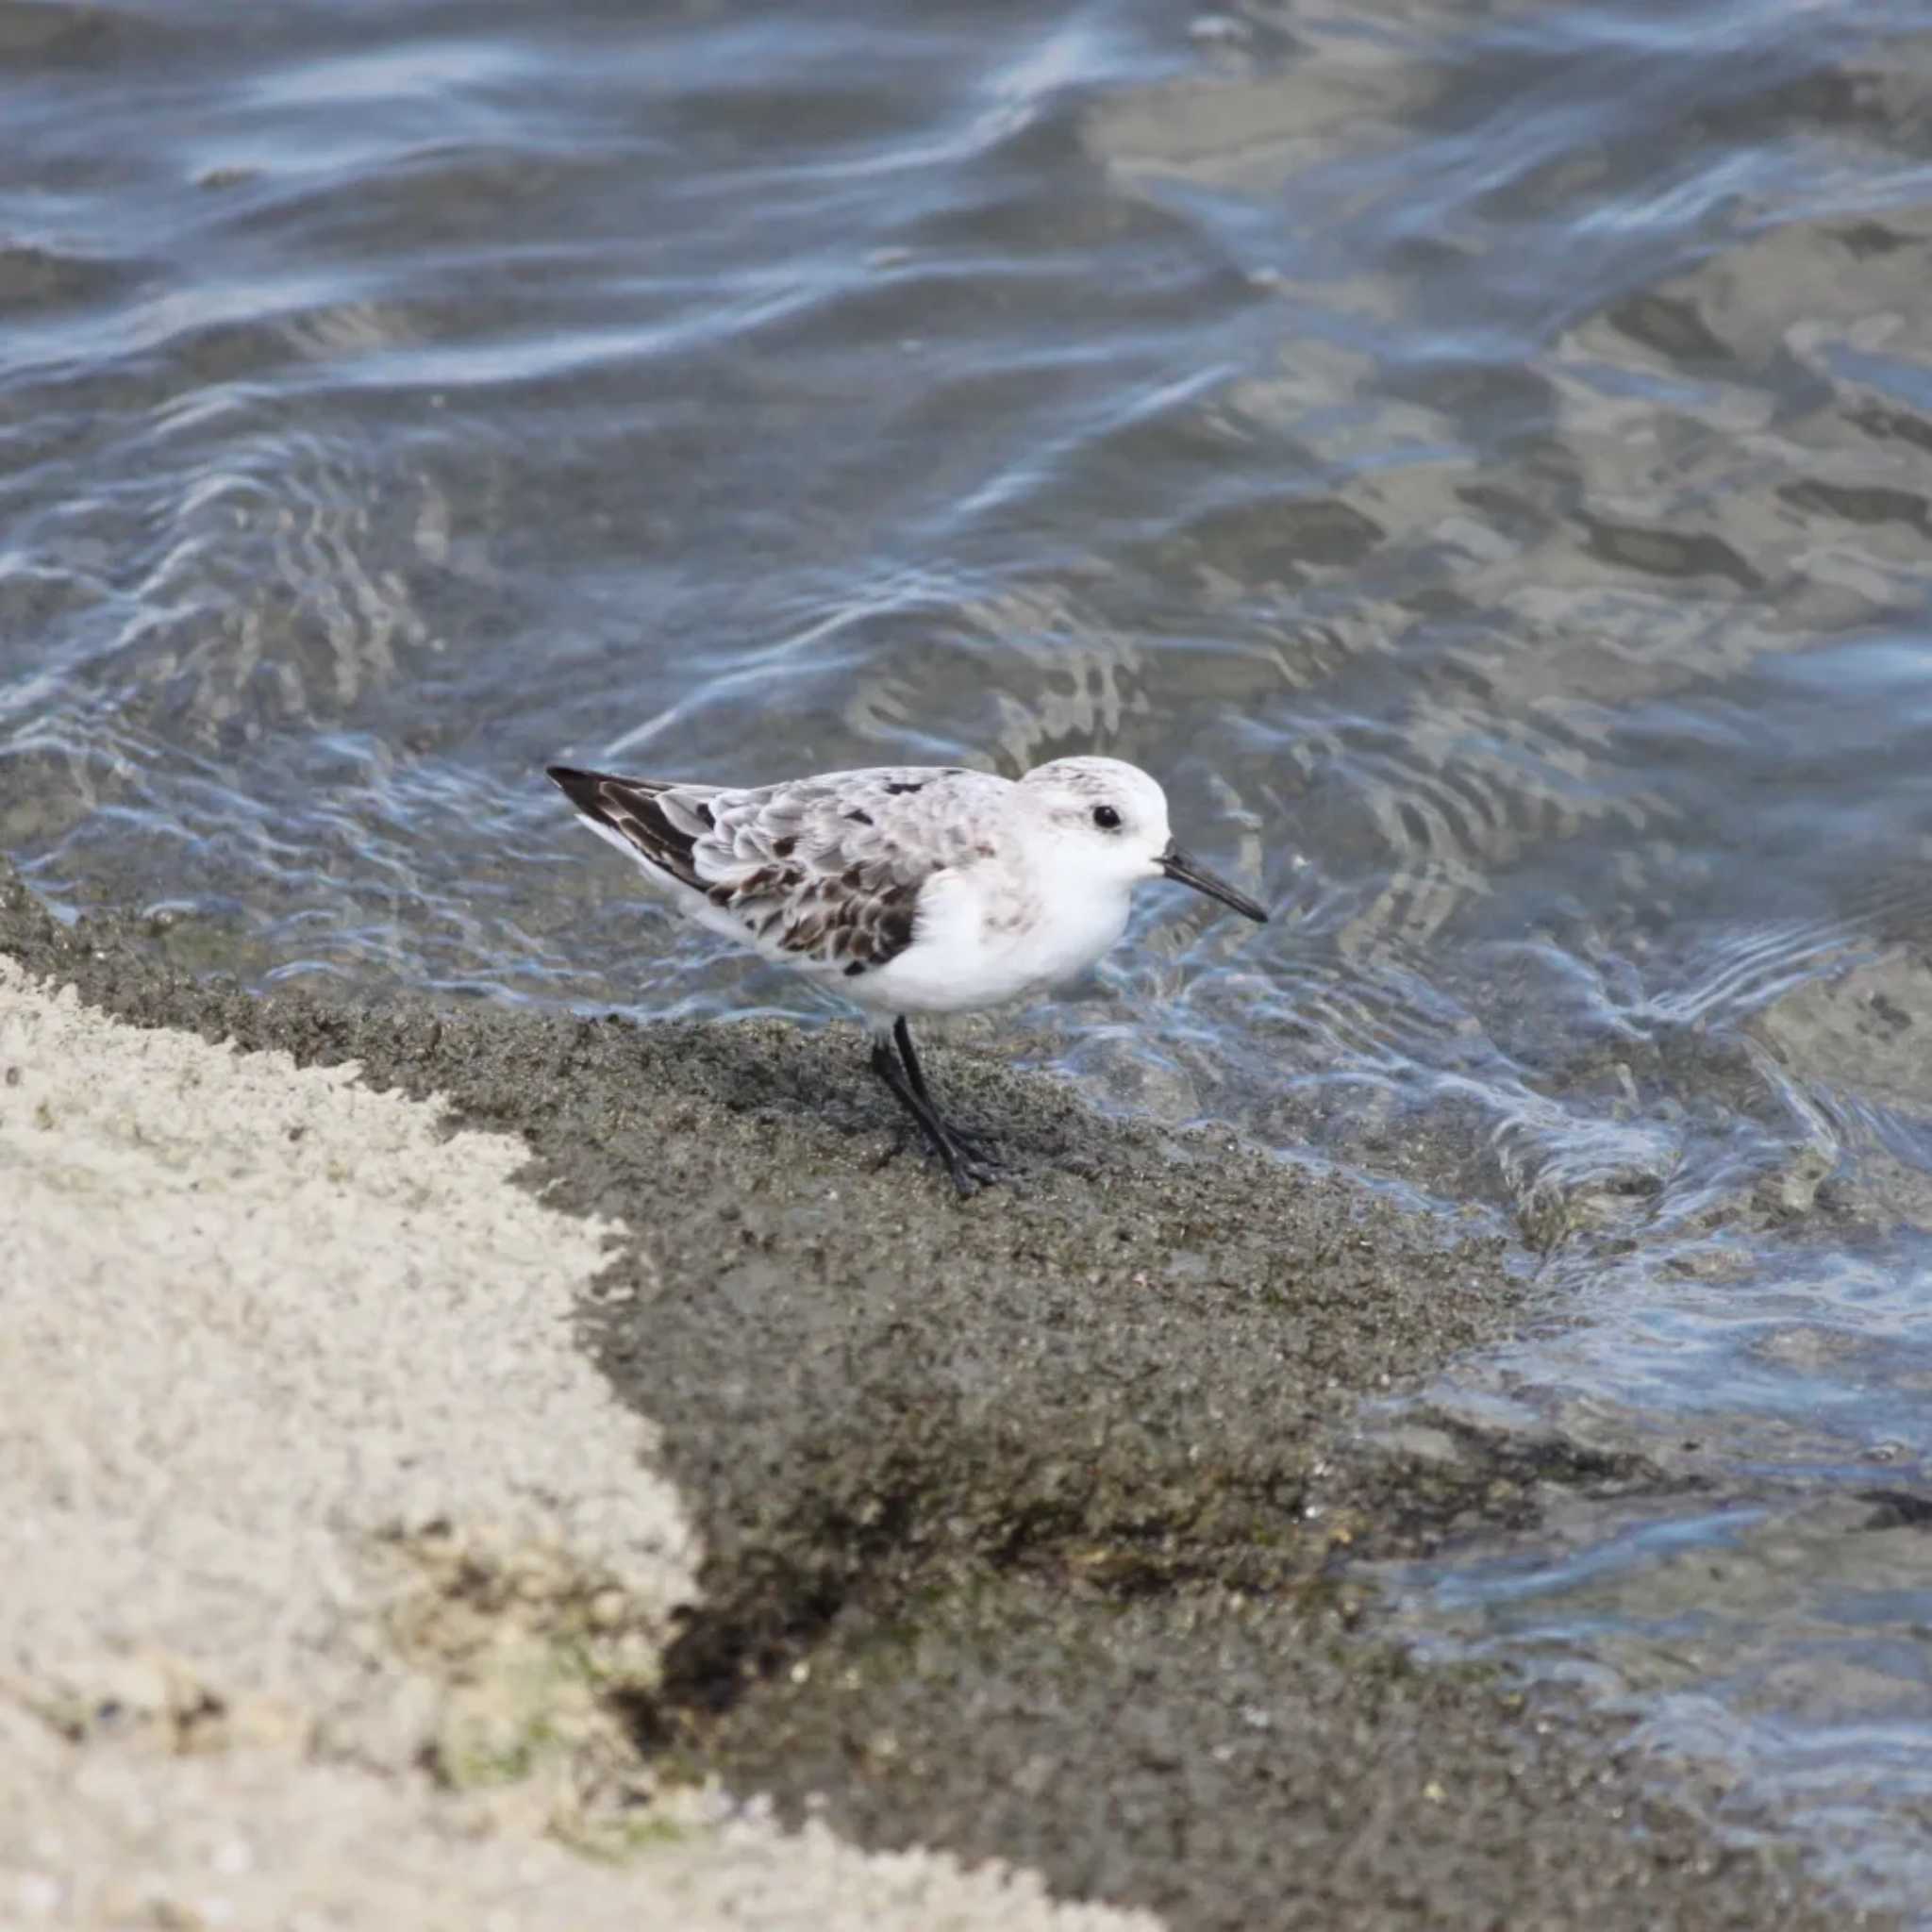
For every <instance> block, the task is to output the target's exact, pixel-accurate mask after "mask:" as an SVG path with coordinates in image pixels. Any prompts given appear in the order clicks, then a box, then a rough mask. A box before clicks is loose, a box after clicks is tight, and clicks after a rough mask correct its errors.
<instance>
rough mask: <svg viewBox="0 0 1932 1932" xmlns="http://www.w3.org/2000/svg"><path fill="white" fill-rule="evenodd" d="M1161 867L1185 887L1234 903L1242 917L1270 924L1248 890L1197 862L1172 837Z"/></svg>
mask: <svg viewBox="0 0 1932 1932" xmlns="http://www.w3.org/2000/svg"><path fill="white" fill-rule="evenodd" d="M1160 869H1161V871H1162V872H1164V873H1165V874H1167V875H1168V877H1169V878H1171V879H1178V880H1179V881H1180V882H1181V884H1182V885H1184V886H1192V887H1193V889H1194V890H1195V891H1197V892H1206V893H1207V894H1208V897H1209V898H1210V899H1219V900H1220V901H1221V903H1222V904H1223V905H1224V906H1232V907H1233V908H1234V909H1235V910H1236V911H1237V912H1239V913H1241V915H1242V917H1243V918H1246V919H1252V920H1253V921H1254V922H1255V923H1256V924H1257V925H1266V924H1268V914H1267V913H1266V911H1265V910H1263V908H1260V907H1259V906H1257V905H1256V904H1255V902H1254V901H1253V900H1252V899H1251V898H1249V897H1248V895H1247V894H1246V893H1245V892H1238V891H1235V889H1234V888H1233V887H1232V886H1231V885H1229V884H1228V882H1227V881H1226V880H1225V879H1224V878H1217V877H1216V876H1215V874H1213V873H1211V872H1209V871H1208V868H1207V867H1206V866H1205V865H1197V864H1196V863H1195V862H1194V860H1192V859H1191V858H1189V857H1188V855H1187V854H1186V853H1185V852H1183V851H1182V850H1181V848H1180V847H1179V846H1178V845H1177V844H1175V843H1174V841H1172V840H1170V841H1168V847H1167V850H1166V851H1165V852H1163V853H1162V854H1161V855H1160Z"/></svg>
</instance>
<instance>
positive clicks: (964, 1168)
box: [872, 1020, 992, 1194]
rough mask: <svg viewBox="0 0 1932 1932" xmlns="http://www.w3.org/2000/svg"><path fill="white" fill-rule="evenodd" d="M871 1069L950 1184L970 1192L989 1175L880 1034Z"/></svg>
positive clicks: (987, 1178) (876, 1041)
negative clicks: (914, 1125)
mask: <svg viewBox="0 0 1932 1932" xmlns="http://www.w3.org/2000/svg"><path fill="white" fill-rule="evenodd" d="M905 1024H906V1023H905V1022H904V1021H903V1020H902V1021H900V1023H899V1025H900V1026H901V1027H903V1026H904V1025H905ZM894 1030H895V1031H897V1030H898V1029H897V1028H895V1029H894ZM907 1037H908V1038H909V1037H910V1036H909V1035H908V1036H907ZM914 1064H915V1065H916V1064H917V1062H916V1061H915V1062H914ZM872 1070H873V1072H874V1074H877V1075H878V1076H879V1078H880V1079H881V1080H883V1081H884V1082H885V1083H886V1085H887V1086H888V1087H889V1088H891V1091H892V1097H893V1099H895V1100H896V1101H897V1102H898V1103H899V1105H900V1106H901V1107H903V1108H905V1109H906V1111H907V1112H908V1113H909V1114H910V1115H911V1116H912V1118H913V1119H914V1120H915V1121H917V1122H918V1123H919V1130H920V1132H921V1133H923V1134H924V1136H925V1138H926V1140H927V1141H928V1142H929V1143H930V1144H931V1147H932V1151H933V1152H934V1153H935V1154H937V1155H938V1156H939V1158H941V1160H942V1161H944V1162H945V1166H946V1172H947V1174H950V1175H951V1176H952V1179H953V1185H954V1186H955V1187H956V1188H958V1191H960V1192H961V1193H962V1194H970V1193H972V1192H974V1190H975V1189H977V1188H978V1187H979V1186H981V1185H982V1184H983V1183H984V1182H986V1181H989V1180H991V1178H992V1175H991V1172H990V1171H989V1170H988V1169H987V1167H986V1166H985V1165H984V1163H983V1162H981V1161H978V1160H976V1159H974V1157H973V1156H972V1155H971V1154H969V1153H968V1152H967V1151H966V1149H965V1148H963V1147H962V1146H960V1144H959V1141H958V1137H957V1136H956V1135H955V1134H954V1133H953V1131H952V1130H951V1128H949V1127H948V1126H947V1125H946V1124H945V1122H944V1121H942V1120H941V1118H940V1116H939V1110H938V1109H937V1108H935V1107H934V1106H933V1104H932V1102H931V1100H930V1099H929V1098H928V1097H927V1096H926V1095H925V1093H924V1091H923V1090H924V1084H925V1083H924V1080H921V1081H920V1082H919V1087H918V1090H915V1088H914V1085H913V1081H912V1078H911V1077H910V1076H908V1074H907V1072H906V1071H905V1070H904V1069H903V1068H902V1067H901V1066H900V1064H899V1061H898V1059H897V1058H896V1057H895V1056H894V1055H893V1052H892V1042H891V1041H889V1040H887V1039H885V1038H884V1037H883V1036H882V1037H880V1038H879V1039H877V1040H874V1041H873V1048H872Z"/></svg>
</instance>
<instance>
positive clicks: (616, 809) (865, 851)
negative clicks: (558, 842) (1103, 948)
mask: <svg viewBox="0 0 1932 1932" xmlns="http://www.w3.org/2000/svg"><path fill="white" fill-rule="evenodd" d="M551 776H552V777H553V778H555V779H556V781H557V782H558V785H560V786H562V788H563V790H564V791H566V792H567V793H568V794H569V795H570V798H571V800H572V802H573V803H574V804H575V806H576V807H577V808H578V810H579V811H582V812H583V813H584V814H585V816H586V817H588V818H590V819H591V822H592V823H593V824H596V825H597V827H598V829H599V830H601V831H604V832H605V834H606V836H607V837H609V836H613V835H614V836H615V837H616V838H618V839H620V840H622V841H624V842H625V844H626V845H628V846H629V847H630V848H632V849H633V850H634V851H635V852H636V853H637V855H638V856H639V857H640V858H642V859H644V860H645V861H646V862H647V863H648V864H650V865H652V866H654V867H656V868H657V869H658V870H659V871H660V872H663V873H665V874H669V875H670V876H671V877H673V878H675V880H676V881H677V882H678V883H679V884H681V885H683V886H686V887H688V888H690V889H691V891H694V892H702V893H703V894H704V900H705V903H704V906H703V908H700V916H701V917H703V918H704V922H705V924H708V925H710V926H711V927H713V929H715V930H719V931H731V932H733V933H734V936H736V937H740V938H742V939H743V940H745V941H749V942H750V943H751V944H753V945H755V946H756V947H757V948H758V951H759V952H761V953H762V954H764V955H765V956H766V957H767V958H772V959H778V960H783V961H785V962H786V963H788V964H791V965H794V966H807V967H816V968H818V969H819V970H821V971H823V972H826V973H836V974H839V975H840V976H841V977H844V978H849V979H855V980H856V979H858V978H859V977H861V976H862V975H863V974H866V973H868V972H871V971H874V970H875V969H876V968H878V967H880V966H883V965H884V964H885V963H886V962H887V961H888V960H890V959H891V958H894V957H895V956H896V955H897V954H899V953H902V952H904V951H905V949H906V948H907V947H908V945H910V944H911V943H912V936H913V928H914V924H915V922H916V919H917V916H918V904H919V894H920V891H921V890H922V889H923V888H924V885H925V883H926V881H927V880H928V879H929V878H931V877H932V876H933V874H935V873H936V872H940V871H942V870H944V869H945V868H946V867H947V866H949V865H954V864H958V863H959V862H961V861H962V860H964V859H967V858H971V857H973V856H974V854H975V853H983V852H985V851H987V850H988V849H989V848H988V847H987V846H986V845H985V844H984V843H983V842H981V841H982V840H983V836H984V835H983V833H982V832H975V831H974V829H973V828H974V823H975V821H977V822H979V823H981V824H983V823H984V822H986V821H987V820H988V819H990V818H991V816H993V815H994V814H996V812H997V809H998V807H999V805H1000V803H1001V802H1002V800H1001V794H1003V793H1004V792H1005V791H1006V790H1007V788H1006V787H1005V785H1004V783H1003V781H1001V780H999V779H996V778H991V777H989V776H987V775H985V774H980V773H976V772H966V771H961V770H958V769H947V770H933V769H930V768H922V767H918V766H889V767H882V768H879V769H876V770H871V771H860V772H836V773H831V774H827V775H825V776H824V777H818V778H799V779H794V780H791V781H790V782H788V783H785V784H779V785H766V786H759V787H757V788H755V789H748V790H744V791H736V790H721V789H713V788H708V787H704V786H691V785H676V784H669V783H658V782H655V781H652V780H649V779H635V778H615V777H611V776H609V775H608V774H601V773H593V772H569V771H565V770H563V769H562V768H558V769H557V770H553V771H552V773H551ZM962 807H964V808H965V809H964V810H962V809H961V808H962ZM974 808H978V809H977V810H976V811H975V809H974ZM856 990H857V989H855V991H856Z"/></svg>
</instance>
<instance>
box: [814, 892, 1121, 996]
mask: <svg viewBox="0 0 1932 1932" xmlns="http://www.w3.org/2000/svg"><path fill="white" fill-rule="evenodd" d="M1128 908H1129V900H1128V895H1127V894H1126V893H1125V892H1124V891H1107V892H1097V891H1073V892H1071V893H1063V892H1056V893H1055V894H1053V895H1052V896H1051V897H1047V896H1045V895H1041V894H1038V893H1034V892H1031V891H1026V890H1025V882H1024V881H1015V880H1013V879H1011V878H1002V877H1001V876H999V875H998V874H996V873H995V872H994V870H993V869H992V868H991V867H975V868H970V869H965V870H960V871H955V872H946V873H942V874H941V875H940V876H939V877H937V878H935V879H933V880H932V881H931V883H930V884H929V885H927V886H926V888H925V890H924V891H923V892H922V893H921V894H920V899H919V922H918V924H917V925H916V926H915V927H914V929H913V937H912V943H911V944H910V945H909V946H908V947H907V949H906V950H905V951H904V952H903V953H901V954H900V955H899V956H898V957H897V958H895V959H893V960H892V961H891V963H890V964H888V965H886V966H884V967H882V968H881V969H880V970H879V971H878V972H876V973H874V974H869V975H867V977H866V978H865V980H864V981H863V982H862V983H859V984H858V985H857V986H856V987H853V988H850V989H847V990H848V991H850V992H851V994H852V996H853V997H856V998H858V999H859V1000H860V1001H862V1003H863V1004H864V1005H866V1006H869V1007H876V1008H880V1009H881V1010H882V1011H886V1012H892V1013H960V1012H969V1011H972V1010H973V1009H974V1008H979V1007H995V1006H1002V1005H1004V1004H1006V1002H1008V1000H1016V999H1021V998H1024V996H1025V995H1027V994H1028V993H1032V992H1037V991H1041V990H1042V989H1044V988H1046V987H1049V986H1054V985H1058V983H1059V982H1060V981H1062V980H1066V979H1072V978H1074V977H1075V976H1076V975H1077V974H1081V973H1084V972H1086V970H1087V969H1088V968H1089V967H1090V966H1091V965H1092V964H1093V962H1094V961H1095V960H1096V959H1098V958H1100V957H1101V955H1102V954H1104V953H1106V952H1107V951H1108V949H1109V948H1110V947H1111V946H1113V945H1114V944H1115V943H1116V941H1118V940H1119V939H1120V936H1121V934H1122V933H1123V932H1124V931H1125V930H1126V924H1127V912H1128Z"/></svg>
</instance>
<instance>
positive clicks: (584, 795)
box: [543, 765, 611, 819]
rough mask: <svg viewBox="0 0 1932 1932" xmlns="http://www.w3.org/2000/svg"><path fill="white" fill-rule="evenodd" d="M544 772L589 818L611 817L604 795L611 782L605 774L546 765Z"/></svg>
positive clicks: (564, 766) (572, 766)
mask: <svg viewBox="0 0 1932 1932" xmlns="http://www.w3.org/2000/svg"><path fill="white" fill-rule="evenodd" d="M543 772H544V775H545V776H546V777H547V778H548V779H549V780H550V782H551V783H552V784H553V785H555V786H556V787H557V789H558V791H561V792H562V793H563V795H564V796H565V797H566V798H567V799H569V800H570V802H571V803H572V804H573V805H574V806H575V807H576V808H577V809H578V810H579V811H580V812H583V813H584V814H585V815H586V816H587V817H590V818H593V819H608V817H609V809H608V807H607V805H606V804H605V802H604V798H603V795H602V794H603V791H604V787H605V786H606V785H607V784H608V783H610V782H611V781H610V780H609V778H608V776H607V775H606V774H604V773H602V772H580V771H578V770H577V769H576V767H575V766H574V765H545V766H544V768H543Z"/></svg>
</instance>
